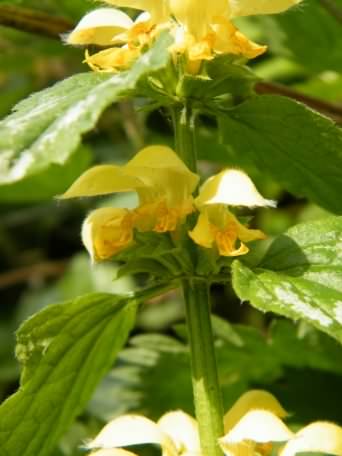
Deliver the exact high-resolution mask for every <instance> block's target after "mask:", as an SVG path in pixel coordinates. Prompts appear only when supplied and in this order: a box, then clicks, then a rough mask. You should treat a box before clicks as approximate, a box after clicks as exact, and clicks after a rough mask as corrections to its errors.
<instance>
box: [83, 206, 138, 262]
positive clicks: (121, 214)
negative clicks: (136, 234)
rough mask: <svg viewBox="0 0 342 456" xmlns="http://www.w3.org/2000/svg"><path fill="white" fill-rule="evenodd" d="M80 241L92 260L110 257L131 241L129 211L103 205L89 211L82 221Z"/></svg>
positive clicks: (131, 231)
mask: <svg viewBox="0 0 342 456" xmlns="http://www.w3.org/2000/svg"><path fill="white" fill-rule="evenodd" d="M82 241H83V244H84V245H85V247H86V249H87V250H88V252H89V254H90V257H91V259H92V260H93V261H98V260H105V259H108V258H111V257H112V256H113V255H115V254H116V253H118V252H120V251H121V250H123V249H125V248H126V247H128V246H129V244H130V243H131V242H132V241H133V220H132V215H131V213H130V211H129V210H128V209H120V208H112V207H104V208H101V209H97V210H95V211H93V212H91V213H90V215H89V216H88V217H87V218H86V219H85V221H84V222H83V226H82Z"/></svg>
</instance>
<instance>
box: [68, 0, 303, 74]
mask: <svg viewBox="0 0 342 456" xmlns="http://www.w3.org/2000/svg"><path fill="white" fill-rule="evenodd" d="M300 1H301V0H265V1H263V2H256V1H252V0H235V1H234V2H229V0H201V2H198V0H105V2H106V3H108V4H111V5H114V6H119V7H120V6H127V7H132V8H135V9H138V10H141V11H145V12H148V14H149V17H148V18H146V17H144V19H142V18H138V21H136V22H134V23H133V21H132V20H131V19H130V17H129V16H128V15H126V14H125V13H123V12H122V11H119V10H117V9H109V8H100V9H98V10H95V11H92V12H90V13H89V14H87V15H86V16H85V17H84V18H83V19H82V20H81V21H80V23H79V24H78V25H77V27H76V28H75V30H74V31H73V32H71V33H70V34H69V35H68V36H67V38H66V41H67V42H68V43H69V44H85V45H88V44H97V45H101V46H106V45H107V46H108V45H109V46H111V45H114V44H116V45H117V44H120V43H121V44H124V45H125V44H127V45H128V47H127V49H123V48H121V49H122V52H121V53H118V52H114V51H113V52H107V53H106V54H105V55H104V54H103V53H102V54H101V55H99V54H95V55H94V56H91V57H89V56H88V57H87V59H86V61H87V62H88V63H89V65H90V66H91V67H92V68H93V69H94V70H96V71H117V70H118V69H126V68H127V67H128V66H129V65H130V64H131V62H132V61H133V60H135V59H136V58H137V57H138V55H139V53H140V52H141V50H142V49H143V46H144V44H146V43H147V42H149V41H151V40H152V39H153V37H154V35H155V31H153V28H154V26H157V28H158V27H160V29H163V28H165V25H166V24H167V26H168V27H171V28H173V27H174V26H176V23H177V22H178V25H179V27H180V28H181V29H183V30H184V31H185V34H184V39H183V40H182V42H181V43H179V42H178V43H177V42H175V45H174V46H172V47H171V52H176V53H178V52H181V53H183V52H187V54H188V58H189V60H190V63H189V71H190V72H195V73H196V72H197V71H198V65H196V62H200V61H202V60H208V59H211V58H213V55H214V54H215V53H219V54H220V53H231V54H237V55H243V56H245V57H246V58H249V59H250V58H254V57H257V56H258V55H260V54H262V53H263V52H265V50H266V46H259V45H257V44H256V43H253V42H252V41H250V40H248V39H247V38H246V37H245V36H244V35H243V34H242V33H241V32H239V31H238V30H237V29H236V27H234V25H233V24H232V23H231V22H230V21H231V19H233V18H235V17H239V16H250V15H256V14H275V13H279V12H282V11H285V10H286V9H288V8H290V7H291V6H293V5H295V4H297V3H299V2H300ZM143 15H144V13H143ZM173 18H175V19H176V22H175V21H174V19H173ZM141 23H144V24H145V25H146V29H143V30H142V29H141V27H136V26H137V25H139V24H141ZM179 27H178V28H179ZM176 29H177V26H176ZM145 35H146V36H145ZM176 35H177V33H176ZM191 61H193V65H192V64H191Z"/></svg>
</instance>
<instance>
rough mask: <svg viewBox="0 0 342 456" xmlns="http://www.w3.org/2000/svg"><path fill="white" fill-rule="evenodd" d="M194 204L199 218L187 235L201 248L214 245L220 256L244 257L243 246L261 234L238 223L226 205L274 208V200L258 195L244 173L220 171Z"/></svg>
mask: <svg viewBox="0 0 342 456" xmlns="http://www.w3.org/2000/svg"><path fill="white" fill-rule="evenodd" d="M195 204H196V206H197V208H198V209H199V211H200V215H199V218H198V221H197V224H196V226H195V227H194V229H193V230H192V231H190V233H189V235H190V237H191V238H192V240H193V241H194V242H195V243H196V244H198V245H200V246H202V247H205V248H212V247H213V246H214V245H216V247H217V249H218V251H219V254H220V255H223V256H232V257H233V256H239V255H244V254H246V253H247V252H248V251H249V249H248V247H247V246H246V245H245V244H244V243H245V242H250V241H254V240H258V239H264V238H265V235H264V233H263V232H262V231H260V230H251V229H249V228H247V227H246V226H244V225H243V224H242V223H240V222H239V221H238V219H237V218H236V217H235V215H234V214H233V213H232V212H230V211H229V210H228V209H227V206H246V207H258V206H259V207H260V206H271V207H274V206H275V202H274V201H271V200H266V199H264V198H263V197H262V196H261V195H260V193H259V192H258V191H257V189H256V188H255V186H254V184H253V182H252V181H251V180H250V178H249V177H248V176H247V175H246V174H245V173H244V172H242V171H239V170H235V169H227V170H224V171H222V172H221V173H219V174H217V175H215V176H213V177H211V178H210V179H208V180H207V181H206V182H205V183H204V185H203V186H202V188H201V190H200V194H199V196H198V197H197V198H196V200H195ZM238 241H240V244H239V245H237V242H238Z"/></svg>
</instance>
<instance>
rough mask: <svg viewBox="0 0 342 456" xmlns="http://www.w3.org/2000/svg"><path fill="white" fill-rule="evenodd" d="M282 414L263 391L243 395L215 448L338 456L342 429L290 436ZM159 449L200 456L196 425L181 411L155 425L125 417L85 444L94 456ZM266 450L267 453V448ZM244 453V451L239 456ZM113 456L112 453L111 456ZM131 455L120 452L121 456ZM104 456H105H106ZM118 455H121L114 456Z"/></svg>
mask: <svg viewBox="0 0 342 456" xmlns="http://www.w3.org/2000/svg"><path fill="white" fill-rule="evenodd" d="M286 415H287V413H286V411H285V410H284V409H283V408H282V406H281V405H280V403H279V402H278V401H277V399H276V398H275V397H274V396H272V395H271V394H270V393H268V392H266V391H262V390H252V391H248V392H247V393H245V394H243V395H242V396H241V397H240V398H239V399H238V400H237V402H236V403H235V404H234V405H233V407H232V408H231V409H230V410H229V411H228V413H227V414H226V415H225V432H226V435H225V436H224V437H222V438H221V439H219V443H220V446H221V448H222V449H223V451H224V453H225V454H226V455H227V456H237V455H238V454H240V451H241V454H245V455H250V456H253V455H254V454H255V450H257V449H258V445H264V444H271V443H272V442H287V443H286V444H285V447H284V448H283V449H282V450H281V451H280V454H281V456H295V454H296V452H297V451H316V452H320V451H321V452H322V451H324V452H328V453H332V454H336V455H341V454H342V428H341V427H340V426H337V425H335V424H333V423H327V422H315V423H312V424H310V425H308V426H306V427H304V428H303V429H302V430H300V431H299V432H298V433H297V434H293V432H292V431H290V429H288V428H287V427H286V425H285V424H284V423H283V422H282V420H281V418H284V417H285V416H286ZM146 443H152V444H158V445H160V446H161V448H162V450H163V454H165V455H168V456H179V455H181V454H184V455H185V454H188V455H197V456H201V455H202V452H201V448H200V442H199V435H198V427H197V423H196V421H195V420H194V418H192V417H191V416H190V415H188V414H186V413H184V412H182V411H181V410H178V411H173V412H168V413H166V414H164V415H163V416H162V417H161V418H160V419H159V421H158V422H157V423H154V422H153V421H151V420H150V419H148V418H145V417H143V416H139V415H124V416H121V417H119V418H116V419H114V420H113V421H111V422H110V423H108V424H107V425H106V426H105V427H104V428H103V429H102V431H101V432H100V433H99V434H98V436H97V437H96V438H95V439H94V440H93V441H91V442H90V443H89V444H88V448H89V449H91V450H99V451H95V453H92V454H93V456H107V454H106V453H105V451H104V450H103V449H115V448H120V447H124V446H125V447H126V446H131V445H137V444H146ZM270 449H271V448H270ZM242 450H243V451H242ZM114 454H116V453H113V455H114ZM126 454H127V456H136V455H135V454H134V453H131V452H127V453H124V452H123V453H122V456H126ZM108 456H110V455H109V454H108ZM117 456H121V453H119V452H118V453H117Z"/></svg>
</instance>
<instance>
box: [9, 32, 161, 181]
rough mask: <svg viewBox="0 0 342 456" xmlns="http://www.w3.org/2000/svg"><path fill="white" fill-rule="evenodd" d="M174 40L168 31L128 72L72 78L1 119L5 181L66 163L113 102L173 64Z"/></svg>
mask: <svg viewBox="0 0 342 456" xmlns="http://www.w3.org/2000/svg"><path fill="white" fill-rule="evenodd" d="M169 44H170V37H169V36H168V35H162V36H161V37H160V39H159V40H158V41H157V43H156V45H155V46H154V47H153V48H152V49H151V50H150V51H148V52H146V53H145V54H144V55H142V56H141V58H140V59H138V60H137V62H136V63H135V64H134V65H133V67H132V68H131V69H130V70H129V71H127V72H123V73H119V74H117V75H114V76H113V75H103V74H96V73H85V74H79V75H76V76H72V77H71V78H69V79H66V80H65V81H63V82H61V83H58V84H56V85H55V86H53V87H52V88H49V89H46V90H43V91H42V92H39V93H36V94H34V95H33V96H31V97H30V98H28V99H27V100H24V101H23V102H21V103H19V104H18V105H17V106H16V108H15V112H14V113H13V114H11V115H10V116H8V117H7V118H5V119H4V120H3V121H2V122H0V154H1V155H0V157H1V162H0V184H3V185H4V184H7V185H8V184H11V183H14V182H18V181H20V180H22V179H25V178H28V177H30V176H33V175H37V174H39V173H42V172H44V171H46V169H47V168H48V167H50V166H51V165H65V163H66V162H67V161H68V160H69V158H70V156H71V154H72V153H73V152H74V151H75V150H76V149H77V147H78V146H79V145H80V142H81V139H82V135H83V134H84V133H86V132H88V131H89V130H91V129H92V128H94V126H95V125H96V122H97V121H98V119H99V117H100V115H101V114H102V112H103V111H104V110H105V109H106V108H107V107H108V106H109V105H110V104H112V103H114V102H115V101H117V100H118V99H119V98H120V97H123V96H124V95H127V93H128V92H129V91H133V90H134V88H135V86H136V84H137V83H138V81H139V80H140V79H141V78H142V77H143V76H144V75H146V74H148V73H151V72H153V71H155V70H158V69H160V68H163V67H164V66H165V65H166V64H167V62H168V59H169V53H168V50H167V49H168V46H169Z"/></svg>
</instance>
